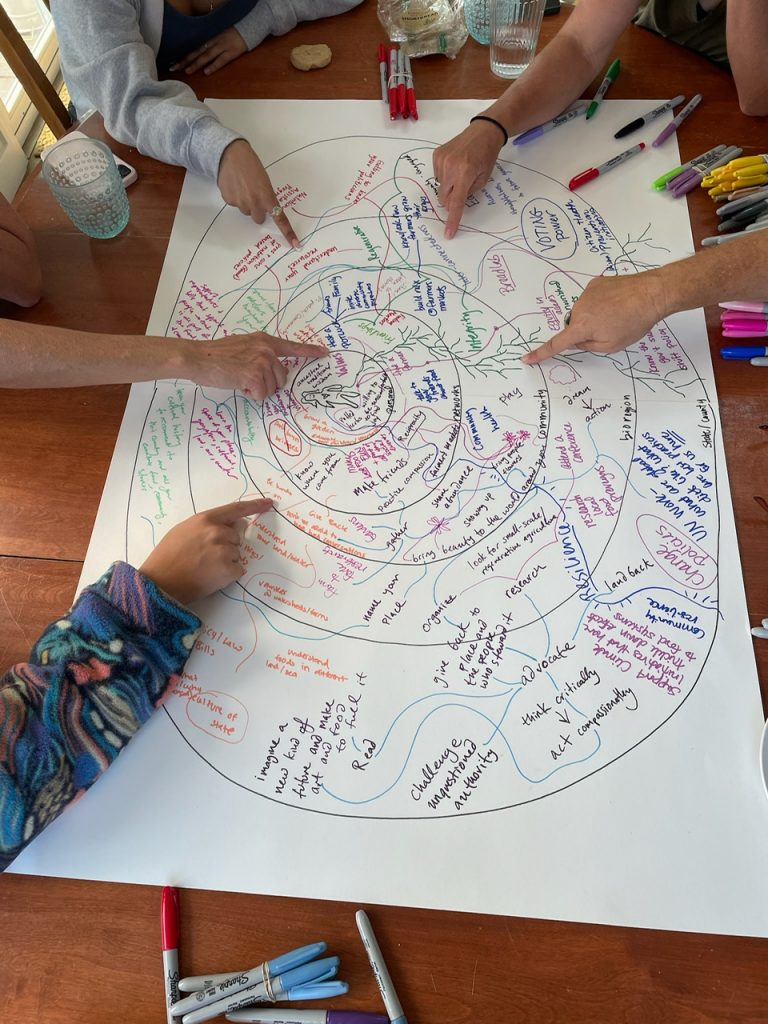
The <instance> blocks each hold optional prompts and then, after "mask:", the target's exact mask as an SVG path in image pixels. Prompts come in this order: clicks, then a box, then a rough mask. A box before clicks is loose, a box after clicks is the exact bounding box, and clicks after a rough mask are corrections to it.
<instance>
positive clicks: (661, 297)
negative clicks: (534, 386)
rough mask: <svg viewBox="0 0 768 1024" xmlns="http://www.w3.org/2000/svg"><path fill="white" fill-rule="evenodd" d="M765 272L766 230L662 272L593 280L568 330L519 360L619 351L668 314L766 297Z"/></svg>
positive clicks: (767, 277)
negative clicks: (571, 351)
mask: <svg viewBox="0 0 768 1024" xmlns="http://www.w3.org/2000/svg"><path fill="white" fill-rule="evenodd" d="M767 267H768V231H755V232H753V233H751V234H750V235H748V236H745V237H744V238H739V239H736V240H734V241H733V242H728V243H727V244H726V245H718V246H713V247H712V248H709V249H702V250H701V252H698V253H696V255H695V256H689V257H688V258H687V259H684V260H678V261H677V262H675V263H668V264H667V265H666V266H664V267H656V268H654V269H653V270H644V271H642V272H641V273H639V274H627V275H622V276H620V277H597V278H595V279H594V280H592V281H590V283H589V284H588V285H587V287H586V288H585V289H584V291H583V293H582V295H581V297H580V298H579V300H578V302H576V304H575V305H574V307H573V309H572V311H571V318H570V323H569V325H568V326H567V327H566V328H565V329H564V330H562V331H560V332H559V333H558V334H555V335H554V336H553V337H552V338H550V339H549V341H546V342H545V343H544V344H543V345H541V346H539V348H537V349H534V351H533V352H530V353H528V354H527V355H525V356H523V359H522V361H523V362H524V363H526V364H528V365H532V364H535V363H540V362H542V361H543V360H545V359H549V358H550V357H551V356H555V355H559V354H560V353H562V352H565V351H566V350H567V349H572V348H580V349H583V350H586V351H587V352H599V353H603V354H609V353H612V352H620V351H621V350H622V349H624V348H626V347H627V346H628V345H631V344H632V343H633V342H635V341H639V339H640V338H642V337H643V336H644V335H646V334H647V333H648V331H650V330H651V328H652V327H653V326H654V324H656V323H658V322H659V321H660V320H663V319H664V318H665V317H667V316H671V315H672V313H679V312H680V311H681V310H684V309H696V308H698V307H699V306H708V305H712V304H713V303H716V302H725V301H730V300H737V301H738V300H749V299H754V298H756V297H759V296H761V295H765V294H766V289H768V270H767V269H766V268H767Z"/></svg>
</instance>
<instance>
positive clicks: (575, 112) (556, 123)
mask: <svg viewBox="0 0 768 1024" xmlns="http://www.w3.org/2000/svg"><path fill="white" fill-rule="evenodd" d="M586 105H587V101H586V100H579V102H578V103H576V104H575V105H574V106H572V107H569V108H568V110H565V111H563V113H562V114H558V115H557V117H553V118H552V120H551V121H545V122H544V124H539V125H536V127H535V128H529V129H528V131H527V132H523V133H522V135H518V136H517V138H516V139H513V140H512V145H513V146H523V145H525V143H526V142H533V140H534V139H538V138H539V136H541V135H544V134H545V133H546V132H551V131H552V130H553V128H559V127H560V125H561V124H567V123H568V122H569V121H573V119H574V118H576V117H581V115H582V114H583V113H584V108H585V107H586Z"/></svg>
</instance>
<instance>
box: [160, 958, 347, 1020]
mask: <svg viewBox="0 0 768 1024" xmlns="http://www.w3.org/2000/svg"><path fill="white" fill-rule="evenodd" d="M340 963H341V961H340V960H339V958H338V957H337V956H331V957H326V958H325V959H324V960H313V961H312V963H309V964H302V965H301V967H296V968H294V969H293V970H292V971H285V972H284V973H283V974H280V975H278V977H276V978H271V979H270V981H269V984H267V983H266V982H265V981H260V982H257V983H256V984H254V985H249V986H248V987H247V988H243V989H240V990H239V991H237V992H232V993H229V994H227V995H225V996H224V998H219V999H217V1000H215V1001H214V1002H212V1003H208V1004H207V1005H205V1006H201V1007H200V1009H196V1010H192V1012H191V1013H185V1014H184V1016H183V1017H182V1018H181V1021H182V1024H201V1022H202V1021H206V1020H211V1019H212V1018H213V1017H218V1016H219V1014H222V1013H231V1012H232V1010H239V1009H241V1008H242V1007H243V1006H248V1005H249V1004H250V1003H274V1002H277V1000H278V999H318V998H322V996H324V995H330V994H331V993H328V992H326V991H325V989H324V988H323V987H321V986H320V985H318V984H315V983H316V982H321V981H325V980H326V979H327V978H332V977H333V976H334V975H335V974H336V972H337V971H338V969H339V964H340ZM222 984H226V982H222ZM339 984H342V987H343V988H344V991H346V986H344V985H343V983H339ZM317 991H319V992H320V993H321V995H317V994H315V993H316V992H317ZM299 992H300V993H301V994H297V993H299ZM308 992H310V993H311V994H307V993H308ZM205 994H206V993H203V992H196V993H195V996H202V995H205ZM192 998H193V999H194V996H193V997H192ZM198 1005H199V1004H198ZM175 1010H176V1008H175V1007H174V1014H175Z"/></svg>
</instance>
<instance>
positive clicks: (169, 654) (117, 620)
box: [0, 562, 200, 869]
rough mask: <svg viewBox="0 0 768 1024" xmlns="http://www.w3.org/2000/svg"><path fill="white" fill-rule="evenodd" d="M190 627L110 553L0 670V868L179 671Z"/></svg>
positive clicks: (115, 750)
mask: <svg viewBox="0 0 768 1024" xmlns="http://www.w3.org/2000/svg"><path fill="white" fill-rule="evenodd" d="M199 628H200V620H199V619H198V618H197V617H196V616H195V615H193V614H192V612H190V611H187V609H186V608H184V607H182V606H181V605H179V604H176V602H175V601H173V600H171V598H169V597H168V596H167V595H166V594H164V593H163V592H162V591H161V590H160V589H159V588H158V587H156V586H155V584H154V583H152V581H151V580H149V579H147V578H146V577H145V576H142V574H141V573H140V572H138V571H137V570H136V569H133V568H132V567H131V566H130V565H126V563H125V562H116V563H115V564H114V565H113V566H112V567H111V568H110V569H109V571H108V572H107V573H106V574H105V575H104V576H103V577H102V578H101V579H100V580H99V581H98V582H97V583H95V584H94V585H93V586H90V587H87V588H86V589H85V590H84V591H83V592H82V594H81V595H80V597H79V598H78V599H77V601H76V602H75V605H74V607H73V608H72V609H71V610H70V612H69V613H68V615H67V616H66V617H65V618H63V619H59V620H58V622H54V623H51V625H50V626H48V628H47V629H46V630H45V632H44V633H43V635H42V636H41V637H40V639H39V640H38V641H37V643H36V644H35V647H34V649H33V651H32V653H31V655H30V660H29V661H28V662H26V663H22V664H19V665H15V666H14V667H13V668H12V669H10V670H9V671H8V672H7V673H6V674H5V675H4V676H2V678H0V869H5V868H6V867H7V866H8V865H9V864H10V863H11V861H12V860H13V859H14V857H16V856H17V855H18V854H19V853H20V852H21V850H22V849H23V848H24V847H25V846H26V845H27V843H29V842H30V841H31V840H32V839H33V838H34V837H35V836H36V835H38V833H39V832H41V831H42V830H43V829H44V828H45V826H46V825H48V824H50V822H51V821H53V819H54V818H56V817H57V816H58V815H59V814H61V812H62V811H63V810H64V808H65V807H66V806H67V804H69V803H71V802H72V801H73V800H74V799H75V798H76V797H78V796H79V795H80V794H81V793H82V792H83V791H84V790H86V789H88V788H89V786H91V785H93V783H94V782H95V781H96V779H98V777H99V776H100V775H101V774H102V772H104V771H105V770H106V769H107V768H108V767H109V765H110V764H111V763H112V761H114V760H115V758H116V757H117V755H118V754H119V753H120V751H121V750H122V749H123V747H124V746H125V745H126V744H127V743H128V741H129V740H130V739H131V737H132V736H133V734H134V733H135V732H136V731H137V730H138V729H139V727H140V726H141V725H142V724H143V723H144V722H146V720H147V719H148V718H149V717H150V715H151V714H152V712H153V711H154V709H155V708H156V707H158V706H159V705H160V704H161V703H162V701H163V698H164V697H165V695H166V693H167V691H168V688H169V685H170V684H172V683H173V682H174V681H175V680H176V679H177V678H178V676H179V673H180V672H181V671H182V669H183V667H184V664H185V662H186V660H187V658H188V657H189V653H190V651H191V649H192V646H193V644H194V642H195V637H196V636H197V632H198V630H199Z"/></svg>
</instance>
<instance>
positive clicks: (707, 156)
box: [652, 145, 728, 192]
mask: <svg viewBox="0 0 768 1024" xmlns="http://www.w3.org/2000/svg"><path fill="white" fill-rule="evenodd" d="M727 148H728V147H727V146H724V145H720V146H714V147H713V148H712V149H708V150H707V152H706V153H702V154H701V155H700V156H695V157H694V158H693V160H689V161H688V162H687V163H685V164H680V166H679V167H675V168H673V170H671V171H667V173H666V174H662V176H661V177H660V178H657V179H656V181H654V183H653V185H652V188H655V189H656V191H657V192H661V190H662V189H663V188H666V185H667V182H668V181H671V180H672V179H673V178H676V177H677V176H678V174H682V173H683V171H687V170H690V168H691V167H696V166H697V165H698V164H704V165H706V163H707V161H709V160H711V159H712V158H713V157H716V156H718V155H719V154H720V153H723V152H725V150H726V149H727Z"/></svg>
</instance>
